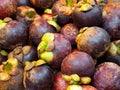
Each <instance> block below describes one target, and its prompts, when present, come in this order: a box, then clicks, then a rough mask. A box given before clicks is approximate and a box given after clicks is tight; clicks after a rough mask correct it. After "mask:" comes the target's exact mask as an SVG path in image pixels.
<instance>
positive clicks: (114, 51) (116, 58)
mask: <svg viewBox="0 0 120 90" xmlns="http://www.w3.org/2000/svg"><path fill="white" fill-rule="evenodd" d="M104 58H105V61H109V62H114V63H116V64H118V65H120V40H115V41H112V42H111V43H110V47H109V50H108V51H107V52H106V53H105V55H104Z"/></svg>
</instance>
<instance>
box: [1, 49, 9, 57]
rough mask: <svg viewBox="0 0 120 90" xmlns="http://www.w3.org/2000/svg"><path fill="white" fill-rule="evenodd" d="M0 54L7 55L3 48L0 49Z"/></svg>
mask: <svg viewBox="0 0 120 90" xmlns="http://www.w3.org/2000/svg"><path fill="white" fill-rule="evenodd" d="M0 54H1V55H3V56H7V55H8V52H6V51H5V50H1V51H0Z"/></svg>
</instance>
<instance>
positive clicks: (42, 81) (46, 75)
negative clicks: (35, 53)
mask: <svg viewBox="0 0 120 90" xmlns="http://www.w3.org/2000/svg"><path fill="white" fill-rule="evenodd" d="M53 80H54V75H53V70H52V69H51V68H50V67H49V66H48V65H46V64H45V62H44V61H42V60H37V61H33V62H30V63H29V64H27V65H26V66H25V68H24V78H23V84H24V87H25V88H26V89H27V90H49V89H50V88H51V86H52V84H53Z"/></svg>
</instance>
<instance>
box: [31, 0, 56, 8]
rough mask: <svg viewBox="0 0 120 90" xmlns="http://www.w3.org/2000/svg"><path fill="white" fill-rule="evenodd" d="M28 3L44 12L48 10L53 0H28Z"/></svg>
mask: <svg viewBox="0 0 120 90" xmlns="http://www.w3.org/2000/svg"><path fill="white" fill-rule="evenodd" d="M30 2H31V4H32V5H33V6H34V7H35V8H39V9H41V10H44V9H47V8H50V7H51V6H52V4H53V3H54V0H30Z"/></svg>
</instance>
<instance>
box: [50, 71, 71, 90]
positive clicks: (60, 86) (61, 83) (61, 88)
mask: <svg viewBox="0 0 120 90" xmlns="http://www.w3.org/2000/svg"><path fill="white" fill-rule="evenodd" d="M68 85H69V82H67V81H65V80H64V79H63V78H62V73H61V72H58V73H57V74H56V75H55V77H54V84H53V87H52V90H66V89H67V86H68Z"/></svg>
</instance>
